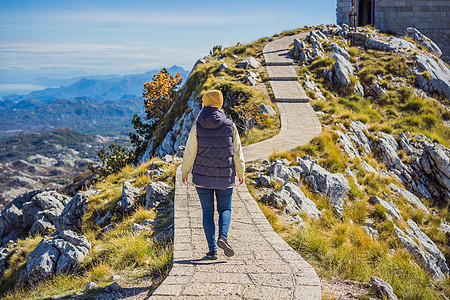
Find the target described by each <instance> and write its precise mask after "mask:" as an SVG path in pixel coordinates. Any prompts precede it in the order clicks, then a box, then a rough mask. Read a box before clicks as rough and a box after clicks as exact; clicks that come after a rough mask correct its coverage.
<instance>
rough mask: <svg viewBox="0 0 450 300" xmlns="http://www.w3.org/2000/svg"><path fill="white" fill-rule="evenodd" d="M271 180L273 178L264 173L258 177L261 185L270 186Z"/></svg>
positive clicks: (258, 182)
mask: <svg viewBox="0 0 450 300" xmlns="http://www.w3.org/2000/svg"><path fill="white" fill-rule="evenodd" d="M271 180H272V178H270V177H269V176H267V175H264V174H263V175H260V176H258V177H256V182H257V184H258V185H259V186H264V187H270V186H271V183H270V182H271Z"/></svg>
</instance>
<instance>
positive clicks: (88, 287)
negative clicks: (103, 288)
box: [83, 281, 99, 294]
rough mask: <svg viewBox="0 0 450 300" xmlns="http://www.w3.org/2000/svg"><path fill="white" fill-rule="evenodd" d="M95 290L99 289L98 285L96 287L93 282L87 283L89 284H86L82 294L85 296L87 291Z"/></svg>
mask: <svg viewBox="0 0 450 300" xmlns="http://www.w3.org/2000/svg"><path fill="white" fill-rule="evenodd" d="M97 288H99V285H98V284H96V283H95V282H93V281H89V282H88V283H87V284H86V288H85V289H84V291H83V293H84V294H86V293H87V292H88V291H90V290H94V289H97Z"/></svg>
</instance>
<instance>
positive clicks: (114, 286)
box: [105, 282, 122, 293]
mask: <svg viewBox="0 0 450 300" xmlns="http://www.w3.org/2000/svg"><path fill="white" fill-rule="evenodd" d="M121 290H122V287H121V286H120V285H119V284H118V283H117V282H113V283H111V284H110V285H107V286H105V291H106V292H109V293H111V292H120V291H121Z"/></svg>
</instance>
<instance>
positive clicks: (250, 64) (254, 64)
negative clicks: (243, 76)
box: [236, 56, 261, 69]
mask: <svg viewBox="0 0 450 300" xmlns="http://www.w3.org/2000/svg"><path fill="white" fill-rule="evenodd" d="M236 67H237V68H242V69H246V68H251V69H257V68H259V67H261V64H260V63H259V62H258V61H257V60H256V58H254V57H252V56H250V57H247V58H244V59H243V60H242V61H241V62H239V63H237V64H236Z"/></svg>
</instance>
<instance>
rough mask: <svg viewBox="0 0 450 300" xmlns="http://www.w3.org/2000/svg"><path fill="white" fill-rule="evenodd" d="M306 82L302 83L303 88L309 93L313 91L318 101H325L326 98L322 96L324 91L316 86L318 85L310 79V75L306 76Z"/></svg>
mask: <svg viewBox="0 0 450 300" xmlns="http://www.w3.org/2000/svg"><path fill="white" fill-rule="evenodd" d="M304 78H305V80H304V81H303V82H302V86H303V87H304V89H305V90H307V91H313V92H314V94H315V96H316V98H317V99H322V100H324V99H325V97H324V96H323V94H322V91H321V90H320V89H319V88H318V87H317V86H316V83H315V82H314V81H313V80H311V77H309V75H308V74H305V76H304Z"/></svg>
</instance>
